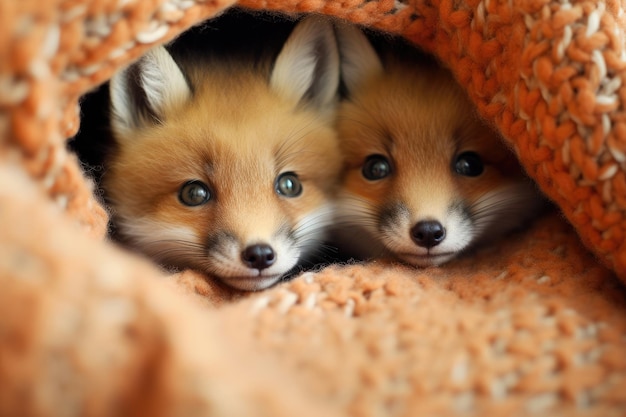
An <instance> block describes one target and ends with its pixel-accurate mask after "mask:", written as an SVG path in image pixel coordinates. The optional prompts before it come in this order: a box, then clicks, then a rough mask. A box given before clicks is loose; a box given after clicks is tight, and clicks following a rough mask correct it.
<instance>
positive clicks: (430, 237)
mask: <svg viewBox="0 0 626 417" xmlns="http://www.w3.org/2000/svg"><path fill="white" fill-rule="evenodd" d="M445 238H446V229H444V227H443V226H442V225H441V223H439V222H438V221H437V220H425V221H421V222H418V223H417V224H416V225H415V226H413V228H412V229H411V239H413V242H415V243H416V244H417V245H418V246H421V247H423V248H432V247H433V246H437V245H438V244H440V243H441V242H443V240H444V239H445Z"/></svg>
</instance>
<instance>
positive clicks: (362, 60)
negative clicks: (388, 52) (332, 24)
mask: <svg viewBox="0 0 626 417" xmlns="http://www.w3.org/2000/svg"><path fill="white" fill-rule="evenodd" d="M337 41H338V43H339V54H340V55H341V76H342V78H343V82H344V83H345V85H346V88H347V89H348V92H352V91H354V90H355V89H356V88H358V86H359V85H360V84H361V83H363V82H364V81H365V80H366V78H368V77H371V76H373V75H376V74H379V73H382V72H383V64H382V63H381V61H380V58H379V57H378V54H377V53H376V51H375V50H374V48H373V47H372V44H371V43H370V41H369V40H368V39H367V37H366V36H365V34H364V33H363V32H362V31H361V30H360V29H359V28H358V27H356V26H354V25H351V24H348V23H339V24H338V25H337Z"/></svg>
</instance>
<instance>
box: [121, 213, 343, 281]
mask: <svg viewBox="0 0 626 417" xmlns="http://www.w3.org/2000/svg"><path fill="white" fill-rule="evenodd" d="M333 213H334V206H333V205H331V204H326V205H323V206H322V207H320V208H318V209H317V210H316V211H314V212H312V213H311V214H309V215H307V216H305V217H303V218H302V219H301V220H300V221H299V222H298V223H297V224H296V225H295V227H294V229H293V233H292V234H293V237H294V239H295V243H294V241H293V240H291V239H288V238H287V235H286V234H278V235H276V236H273V237H271V238H269V239H267V241H265V242H260V243H267V244H268V245H270V246H271V247H272V249H273V250H274V252H275V254H276V262H275V263H274V264H272V265H271V266H270V267H268V268H265V269H262V270H259V269H256V268H249V267H248V266H247V265H245V264H244V263H243V262H242V261H241V252H242V251H243V249H244V248H243V247H240V244H239V243H238V242H236V241H225V242H224V243H223V244H221V245H219V249H218V250H213V251H211V252H209V253H208V254H207V253H206V250H205V248H204V246H203V243H202V239H200V237H198V236H197V235H196V233H195V231H194V230H193V229H190V228H186V227H182V226H177V225H170V224H166V223H163V222H162V221H156V220H152V219H148V218H144V219H133V220H132V221H124V220H123V219H118V225H119V226H120V230H122V231H123V234H124V236H125V237H126V238H127V239H128V241H129V242H130V243H131V244H133V245H134V246H135V247H136V248H138V249H139V250H141V251H142V252H144V253H145V254H147V255H148V256H150V257H152V258H153V259H154V260H155V261H156V262H158V263H161V264H164V265H173V266H177V267H190V268H194V269H198V270H201V271H205V272H206V273H208V274H209V275H211V276H214V277H216V278H218V279H220V280H221V281H223V282H224V283H226V284H228V285H230V286H232V287H234V288H238V289H241V290H246V291H255V290H261V289H264V288H267V287H269V286H271V285H273V284H275V283H276V282H278V281H279V280H280V279H281V278H282V277H283V276H284V275H285V274H287V273H288V272H290V271H291V270H292V269H293V268H294V267H295V266H296V265H297V263H298V261H299V260H300V258H301V257H302V256H305V255H306V254H307V253H308V252H310V251H312V250H314V249H315V248H317V247H318V244H319V243H320V241H321V240H322V239H323V238H324V237H325V231H326V229H327V227H328V225H329V224H331V222H332V220H333ZM249 243H251V244H253V243H256V242H249Z"/></svg>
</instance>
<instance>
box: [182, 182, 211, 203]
mask: <svg viewBox="0 0 626 417" xmlns="http://www.w3.org/2000/svg"><path fill="white" fill-rule="evenodd" d="M178 199H179V200H180V202H181V203H183V204H184V205H186V206H190V207H194V206H200V205H202V204H204V203H206V202H207V201H209V200H210V199H211V192H210V191H209V187H208V186H207V185H206V184H205V183H203V182H202V181H198V180H193V181H187V182H186V183H185V184H183V186H182V187H180V191H179V192H178Z"/></svg>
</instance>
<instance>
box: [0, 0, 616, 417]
mask: <svg viewBox="0 0 626 417" xmlns="http://www.w3.org/2000/svg"><path fill="white" fill-rule="evenodd" d="M230 4H231V0H213V1H200V0H196V1H194V0H169V1H165V0H141V1H132V0H131V1H118V0H95V1H85V0H74V1H67V0H63V1H61V0H50V1H45V2H44V1H39V0H20V1H15V0H0V135H1V137H2V142H0V415H2V416H77V415H80V416H105V415H107V416H108V415H111V416H119V415H126V416H133V415H147V416H161V415H163V416H165V415H170V416H187V415H188V416H224V417H232V416H238V417H246V416H272V417H280V416H285V417H287V416H311V417H314V416H315V417H319V416H329V417H332V416H416V415H429V416H432V415H436V416H446V415H457V414H462V415H468V414H470V415H489V416H515V415H594V416H612V415H614V416H620V415H625V414H626V292H625V291H624V288H623V283H624V282H626V233H625V232H626V218H625V217H624V214H625V212H626V82H625V81H626V51H625V50H624V44H625V40H626V36H625V33H624V30H625V28H626V20H625V19H626V17H625V16H626V14H624V8H625V7H626V5H625V4H624V3H623V2H622V3H620V2H618V1H615V0H608V1H600V0H596V1H593V0H592V1H578V0H572V1H567V0H563V1H552V2H551V1H548V0H511V1H508V2H506V1H497V0H454V1H453V0H429V1H426V0H406V1H401V0H396V1H394V0H374V1H362V0H341V1H334V0H331V1H324V0H301V1H293V0H277V1H261V0H243V1H242V2H241V3H240V4H241V5H243V6H247V7H251V8H258V9H268V10H277V11H282V12H288V13H292V12H318V13H324V14H329V15H333V16H336V17H339V18H344V19H347V20H350V21H353V22H357V23H361V24H364V25H366V26H370V27H375V28H379V29H383V30H386V31H389V32H392V33H396V34H400V35H402V36H405V37H406V38H408V39H410V40H412V41H414V42H415V43H417V44H418V45H420V46H422V47H423V48H425V49H426V50H428V51H431V52H433V53H434V54H435V55H437V56H438V57H439V58H440V59H441V60H442V61H443V62H444V63H445V64H446V65H448V66H449V67H450V68H451V69H452V71H453V72H454V74H455V75H456V77H457V78H458V80H459V81H460V82H461V84H462V85H463V86H465V87H466V89H467V91H468V92H469V94H470V96H471V98H472V100H473V101H474V102H475V103H476V105H477V106H478V108H479V110H480V112H481V113H482V114H483V115H484V116H485V117H486V118H487V119H488V120H490V121H492V122H493V123H494V124H495V125H496V126H497V127H498V128H499V129H500V130H501V132H502V133H503V134H504V136H505V138H506V140H507V141H509V143H510V144H511V145H512V146H513V147H514V149H515V151H516V153H517V155H518V157H519V159H520V160H521V161H522V163H523V165H524V166H525V168H526V169H527V170H528V172H529V174H530V175H531V176H532V177H533V178H534V179H535V180H536V181H537V183H538V184H539V185H540V187H541V188H542V190H543V191H544V192H545V193H546V194H547V195H548V196H550V197H551V198H552V199H553V200H554V201H555V202H556V203H557V205H558V206H559V207H560V209H561V210H562V212H563V213H564V217H565V218H562V217H561V216H559V215H556V214H553V215H547V216H545V217H544V218H542V219H540V220H538V221H537V222H536V223H534V224H533V226H532V227H531V228H530V229H529V230H526V231H524V232H523V233H519V234H517V235H515V236H514V237H512V238H510V239H507V240H506V241H504V242H503V243H502V244H498V245H494V246H493V247H490V248H486V249H484V250H481V251H479V252H478V253H476V254H475V255H474V256H472V257H468V258H465V259H461V260H459V261H456V262H453V263H451V264H449V265H447V266H445V267H442V268H431V269H425V270H416V269H412V268H408V267H403V266H399V265H390V264H385V263H381V262H379V263H371V264H366V265H348V266H334V267H330V268H327V269H325V270H323V271H320V272H316V273H306V274H304V276H301V277H299V278H298V279H296V280H294V281H292V282H290V283H287V284H284V285H280V286H278V287H276V288H273V289H270V290H269V291H266V292H262V293H258V294H238V293H234V292H232V291H230V290H228V289H226V288H223V287H220V286H218V285H216V284H214V283H211V282H209V281H206V280H205V279H204V278H203V277H201V276H200V275H198V274H195V273H193V272H190V271H185V272H183V273H180V274H177V275H165V274H163V273H162V272H159V271H158V270H157V269H156V268H155V267H154V266H152V265H150V264H149V263H147V262H145V261H143V260H141V259H138V258H136V257H134V256H132V255H130V254H128V253H125V252H122V251H120V250H119V249H117V248H114V247H113V246H112V245H111V244H110V243H108V242H107V241H106V239H105V238H104V235H105V232H106V221H107V214H106V212H105V211H104V209H103V208H102V206H101V205H100V204H99V203H98V202H97V199H96V198H95V197H94V195H93V190H92V185H90V183H89V182H88V181H87V180H86V179H85V178H84V176H83V175H82V173H81V170H80V168H79V165H78V163H77V161H76V159H75V158H74V157H73V156H72V155H69V154H68V153H67V152H66V150H65V141H66V139H67V138H68V137H70V136H72V135H73V134H74V133H75V132H76V131H77V129H78V128H79V126H78V117H77V116H78V104H77V103H78V98H79V96H80V95H82V94H83V93H85V92H86V91H88V90H89V89H90V88H92V87H94V86H96V85H97V84H99V83H101V82H104V81H106V80H107V79H108V78H109V77H110V76H111V75H112V74H113V72H114V71H115V70H118V69H119V68H121V67H122V66H124V65H127V64H128V63H130V62H131V61H132V60H133V59H135V58H137V57H138V56H139V55H140V54H142V53H143V52H145V51H146V50H147V49H148V48H149V47H150V46H152V45H155V44H161V43H164V42H166V41H167V40H169V39H172V38H173V37H174V36H176V35H177V34H179V33H181V32H182V31H183V30H185V29H186V28H188V27H190V26H191V25H194V24H197V23H199V22H201V21H203V20H204V19H207V18H210V17H212V16H214V15H215V14H216V13H218V12H219V11H220V10H222V9H223V8H225V7H227V6H229V5H230ZM579 239H580V240H582V242H583V243H579Z"/></svg>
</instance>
